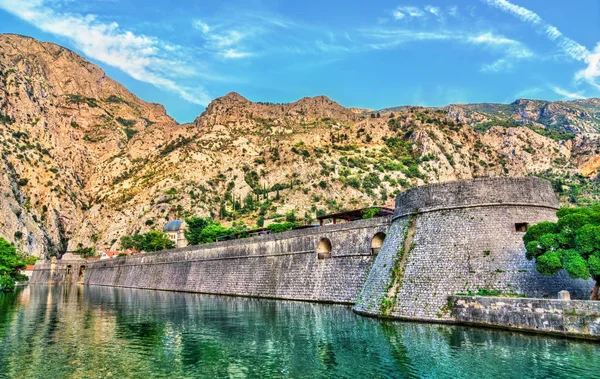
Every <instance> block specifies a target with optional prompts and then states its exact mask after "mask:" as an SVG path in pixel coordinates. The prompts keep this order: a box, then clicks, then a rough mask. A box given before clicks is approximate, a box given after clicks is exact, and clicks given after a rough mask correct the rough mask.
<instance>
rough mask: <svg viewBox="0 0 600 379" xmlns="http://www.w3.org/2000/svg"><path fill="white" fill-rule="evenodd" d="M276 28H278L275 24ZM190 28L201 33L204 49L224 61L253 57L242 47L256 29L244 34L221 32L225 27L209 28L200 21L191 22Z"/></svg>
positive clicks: (230, 31) (250, 29) (248, 30)
mask: <svg viewBox="0 0 600 379" xmlns="http://www.w3.org/2000/svg"><path fill="white" fill-rule="evenodd" d="M276 25H277V26H280V25H278V24H276ZM192 26H193V27H194V28H195V29H197V30H199V31H201V32H202V36H203V37H204V40H205V44H204V47H205V48H206V49H207V50H209V51H212V52H214V53H216V54H217V55H218V56H220V57H221V58H225V59H241V58H248V57H251V56H253V55H255V54H254V53H252V52H249V51H244V50H247V49H245V48H244V46H243V42H244V40H247V39H248V38H250V37H251V36H252V35H253V34H255V33H256V31H257V29H256V28H247V29H246V31H245V32H241V31H239V30H229V29H228V30H223V29H227V27H225V26H222V25H216V26H209V25H208V24H207V23H205V22H202V21H200V20H195V21H193V22H192Z"/></svg>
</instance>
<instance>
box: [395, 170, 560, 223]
mask: <svg viewBox="0 0 600 379" xmlns="http://www.w3.org/2000/svg"><path fill="white" fill-rule="evenodd" d="M501 205H505V206H506V205H513V206H528V207H529V206H530V207H545V208H550V209H558V200H557V199H556V196H554V192H553V189H552V185H551V184H550V182H548V181H547V180H544V179H540V178H535V177H530V178H511V177H497V178H478V179H473V180H463V181H457V182H447V183H436V184H431V185H428V186H423V187H415V188H411V189H409V190H407V191H404V192H402V193H401V194H399V195H398V196H397V197H396V210H395V212H394V218H398V217H403V216H407V215H410V214H416V213H426V212H433V211H442V210H452V209H461V208H471V207H483V206H485V207H491V206H501Z"/></svg>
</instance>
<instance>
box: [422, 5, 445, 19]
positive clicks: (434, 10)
mask: <svg viewBox="0 0 600 379" xmlns="http://www.w3.org/2000/svg"><path fill="white" fill-rule="evenodd" d="M425 10H426V11H427V12H429V13H431V14H432V15H434V16H436V17H441V15H442V13H441V11H440V8H438V7H434V6H431V5H427V6H425Z"/></svg>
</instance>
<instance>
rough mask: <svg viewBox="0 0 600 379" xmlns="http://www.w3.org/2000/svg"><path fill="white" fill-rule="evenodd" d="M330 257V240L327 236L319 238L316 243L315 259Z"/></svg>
mask: <svg viewBox="0 0 600 379" xmlns="http://www.w3.org/2000/svg"><path fill="white" fill-rule="evenodd" d="M327 258H331V241H330V240H329V239H328V238H321V239H320V240H319V245H317V259H327Z"/></svg>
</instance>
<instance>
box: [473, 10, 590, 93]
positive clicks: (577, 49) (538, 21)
mask: <svg viewBox="0 0 600 379" xmlns="http://www.w3.org/2000/svg"><path fill="white" fill-rule="evenodd" d="M483 1H484V2H485V3H487V4H489V5H491V6H493V7H496V8H498V9H500V10H502V11H504V12H507V13H510V14H512V15H513V16H515V17H517V18H519V19H520V20H521V21H523V22H526V23H529V24H530V25H531V26H532V27H533V28H534V29H535V30H536V31H537V32H538V33H541V34H543V35H545V36H546V37H547V38H548V39H550V40H551V41H553V42H554V43H556V45H557V46H558V47H559V48H560V49H561V50H562V51H564V52H565V53H566V54H567V55H568V56H569V57H571V58H572V59H575V60H577V61H582V62H585V63H586V64H587V67H586V68H585V69H583V70H581V71H579V72H577V73H576V75H575V78H576V79H585V80H586V81H587V82H588V83H590V84H591V85H593V86H594V87H596V88H598V89H600V85H599V84H598V83H597V82H596V80H597V78H598V77H600V43H598V45H596V48H595V50H594V52H593V53H592V52H590V51H589V50H588V49H587V48H586V47H585V46H583V45H581V44H579V43H578V42H576V41H574V40H572V39H570V38H568V37H566V36H565V35H564V34H563V33H562V32H561V31H560V30H558V29H557V28H556V27H555V26H553V25H551V24H549V23H548V22H546V21H544V20H543V19H542V18H541V17H540V16H539V15H538V14H537V13H535V12H532V11H530V10H529V9H526V8H523V7H521V6H518V5H516V4H513V3H511V2H509V1H507V0H483ZM555 92H556V91H555ZM557 93H558V92H557Z"/></svg>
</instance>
